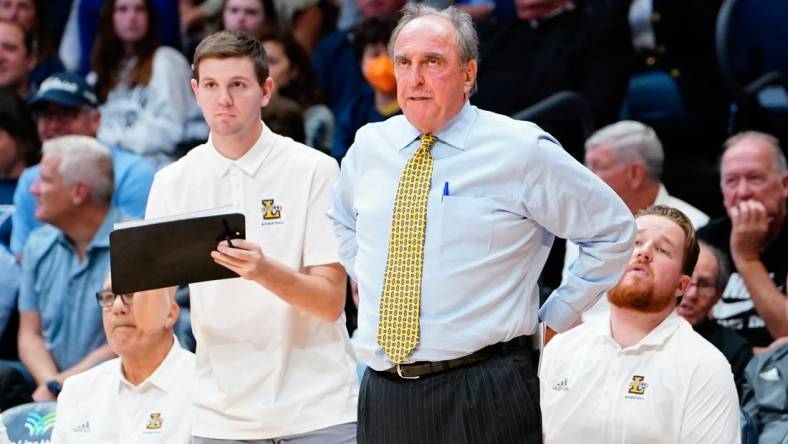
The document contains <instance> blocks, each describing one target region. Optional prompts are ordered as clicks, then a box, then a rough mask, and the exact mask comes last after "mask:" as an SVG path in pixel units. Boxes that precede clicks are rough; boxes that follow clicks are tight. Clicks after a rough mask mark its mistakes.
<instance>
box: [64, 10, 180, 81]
mask: <svg viewBox="0 0 788 444" xmlns="http://www.w3.org/2000/svg"><path fill="white" fill-rule="evenodd" d="M48 1H50V2H53V1H56V0H48ZM106 3H107V2H106V1H105V0H73V1H72V8H71V12H70V14H69V17H68V23H67V24H66V30H65V33H64V35H63V40H62V42H61V44H60V50H59V53H60V59H61V60H62V61H63V63H64V64H65V65H66V69H67V70H68V71H70V72H76V73H78V74H81V75H87V74H88V73H89V72H90V70H91V66H92V65H91V63H92V62H91V57H92V54H93V46H94V45H95V43H96V40H97V37H96V36H97V33H98V32H99V27H100V26H101V24H100V22H101V20H100V16H101V9H102V7H103V6H104V5H105V4H106ZM153 7H154V8H155V10H156V17H157V19H158V20H157V22H158V23H159V26H157V27H155V32H156V33H157V34H158V36H159V40H160V41H161V43H162V45H167V46H169V47H171V48H175V49H178V48H180V46H181V42H180V40H181V33H180V27H179V26H178V25H179V23H180V18H179V17H178V4H177V2H176V1H174V0H153Z"/></svg>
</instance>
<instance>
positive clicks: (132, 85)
mask: <svg viewBox="0 0 788 444" xmlns="http://www.w3.org/2000/svg"><path fill="white" fill-rule="evenodd" d="M157 26H158V24H157V17H156V12H155V10H154V9H153V4H152V1H151V0H107V1H106V2H105V4H104V6H103V7H102V9H101V14H100V16H99V28H98V36H97V38H96V43H95V45H94V47H93V55H92V59H91V64H92V68H93V73H92V74H91V77H92V79H91V80H95V86H96V93H97V95H98V99H99V102H101V103H102V105H101V125H100V126H99V130H98V136H97V137H98V138H99V139H100V140H101V141H103V142H105V143H108V144H114V145H117V146H120V147H123V148H126V149H128V150H130V151H132V152H135V153H137V154H141V155H143V156H145V157H146V158H148V159H149V160H151V161H152V162H153V163H154V164H155V165H156V166H157V167H158V168H161V167H162V166H164V165H166V164H168V163H170V162H172V161H173V160H175V158H176V152H177V148H178V145H179V144H183V143H186V142H191V141H195V140H200V139H204V138H205V137H206V136H207V133H208V130H207V126H205V122H204V121H203V120H202V115H201V114H200V110H199V108H198V107H197V103H196V101H195V100H194V96H193V94H192V91H191V87H190V86H189V80H190V79H191V69H190V67H189V62H188V61H187V60H186V58H185V57H184V56H183V55H181V53H179V52H178V51H176V50H175V49H172V48H170V47H167V46H162V45H161V44H160V42H159V37H158V36H159V33H158V29H157Z"/></svg>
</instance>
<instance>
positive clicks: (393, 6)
mask: <svg viewBox="0 0 788 444" xmlns="http://www.w3.org/2000/svg"><path fill="white" fill-rule="evenodd" d="M355 1H356V5H357V6H358V9H359V11H360V12H361V16H362V17H363V18H369V17H374V16H388V15H392V14H395V13H396V12H397V11H399V10H400V9H402V7H403V6H405V3H407V1H406V0H384V1H378V0H375V1H370V0H355ZM353 29H354V27H351V28H348V29H345V30H342V31H337V32H334V33H332V34H329V35H327V36H326V37H325V38H324V39H323V40H321V41H320V42H319V43H318V45H317V48H315V52H314V53H313V54H312V63H313V64H314V65H315V72H316V73H317V80H318V82H320V88H321V89H322V90H323V93H324V94H325V96H326V100H327V101H328V102H327V104H328V107H329V108H331V112H333V113H334V116H335V117H337V118H338V117H339V115H340V114H341V113H342V112H343V111H344V109H345V107H346V106H348V104H349V103H350V102H351V101H352V100H353V99H354V98H355V97H356V96H357V95H358V93H359V92H361V91H364V90H366V91H368V90H369V85H368V84H367V82H366V81H365V80H364V75H363V74H362V73H361V64H360V58H359V55H358V54H356V53H355V52H354V50H353V40H354V37H353V35H354V34H353Z"/></svg>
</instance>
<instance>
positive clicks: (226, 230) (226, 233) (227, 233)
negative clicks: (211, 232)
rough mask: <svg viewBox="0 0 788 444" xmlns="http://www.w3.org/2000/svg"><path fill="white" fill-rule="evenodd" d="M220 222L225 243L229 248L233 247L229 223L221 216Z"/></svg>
mask: <svg viewBox="0 0 788 444" xmlns="http://www.w3.org/2000/svg"><path fill="white" fill-rule="evenodd" d="M222 223H223V224H224V238H225V240H227V245H228V246H229V247H230V248H235V245H233V241H232V240H230V239H231V237H232V235H233V233H232V231H230V224H228V223H227V219H226V218H222Z"/></svg>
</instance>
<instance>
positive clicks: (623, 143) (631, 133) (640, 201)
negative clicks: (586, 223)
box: [563, 121, 709, 320]
mask: <svg viewBox="0 0 788 444" xmlns="http://www.w3.org/2000/svg"><path fill="white" fill-rule="evenodd" d="M585 151H586V153H585V163H586V166H587V167H588V169H590V170H591V171H592V172H593V173H594V174H596V175H597V176H599V178H600V179H602V180H604V181H605V183H607V184H608V185H609V186H610V188H612V189H613V191H615V192H616V194H618V196H619V197H620V198H621V199H622V200H623V201H624V203H625V204H626V205H627V207H629V209H630V211H632V214H635V213H637V212H638V211H640V210H642V209H643V208H646V207H648V206H649V205H666V206H669V207H673V208H676V209H678V210H680V211H681V212H682V213H684V214H685V215H686V216H687V217H689V220H690V221H691V222H692V226H693V227H695V228H698V227H702V226H704V225H706V223H707V222H708V221H709V217H708V216H707V215H706V214H704V213H703V212H702V211H700V210H698V209H697V208H695V207H693V206H692V205H690V204H688V203H686V202H684V201H683V200H681V199H678V198H676V197H673V196H671V195H670V194H668V190H667V189H665V185H663V184H662V165H663V163H664V161H665V153H664V151H663V149H662V143H661V142H660V141H659V138H658V137H657V133H655V132H654V130H653V129H652V128H650V127H648V126H646V125H644V124H642V123H640V122H634V121H622V122H617V123H614V124H612V125H608V126H606V127H604V128H602V129H600V130H598V131H597V132H595V133H594V134H592V135H591V137H590V138H589V139H588V140H587V141H586V144H585ZM577 253H578V246H577V245H575V244H573V243H571V242H567V243H566V254H565V257H564V273H563V274H564V279H565V276H566V270H567V269H568V268H569V267H570V266H571V265H572V262H574V260H575V258H576V257H577ZM607 310H608V308H607V299H606V298H601V299H600V300H599V302H597V304H596V305H595V306H594V307H593V308H591V309H590V310H588V311H586V312H585V313H583V319H584V320H588V319H589V318H591V317H593V316H606V315H607Z"/></svg>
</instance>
